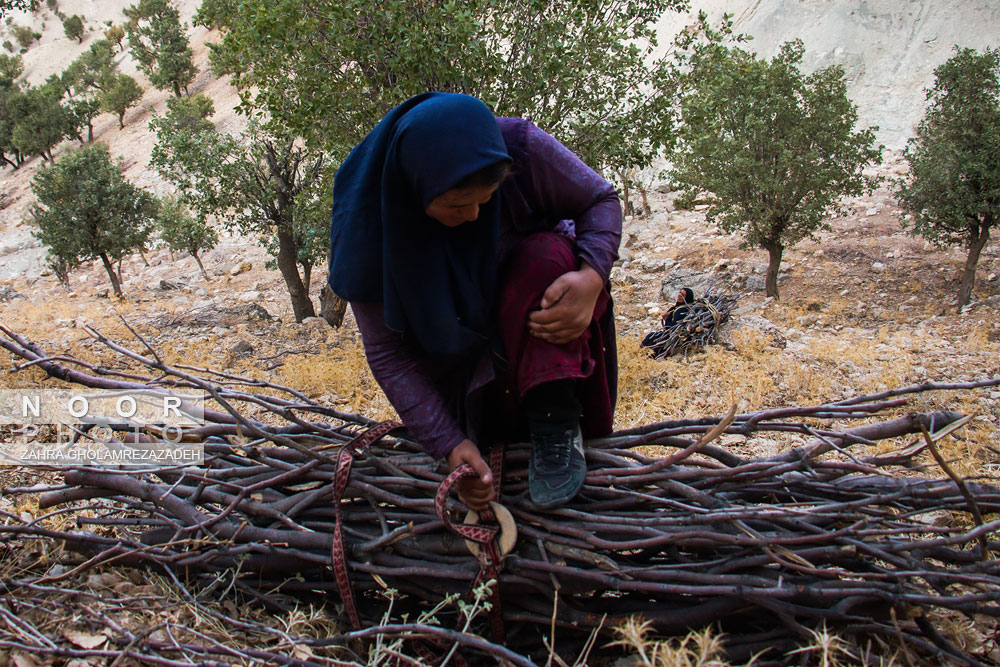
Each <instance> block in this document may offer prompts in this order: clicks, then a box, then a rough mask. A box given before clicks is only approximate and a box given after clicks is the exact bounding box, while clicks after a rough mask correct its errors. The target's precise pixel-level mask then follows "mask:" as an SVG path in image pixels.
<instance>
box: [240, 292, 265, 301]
mask: <svg viewBox="0 0 1000 667" xmlns="http://www.w3.org/2000/svg"><path fill="white" fill-rule="evenodd" d="M260 297H261V294H260V292H258V291H257V290H247V291H246V292H241V293H240V301H260Z"/></svg>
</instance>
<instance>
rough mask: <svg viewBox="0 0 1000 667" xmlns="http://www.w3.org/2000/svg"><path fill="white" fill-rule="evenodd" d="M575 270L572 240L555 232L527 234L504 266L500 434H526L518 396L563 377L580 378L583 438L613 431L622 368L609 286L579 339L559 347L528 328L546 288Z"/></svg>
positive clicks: (499, 317) (500, 322) (500, 318)
mask: <svg viewBox="0 0 1000 667" xmlns="http://www.w3.org/2000/svg"><path fill="white" fill-rule="evenodd" d="M574 270H576V260H575V259H574V257H573V244H572V243H571V242H570V241H569V240H568V239H566V238H565V237H563V236H561V235H559V234H556V233H553V232H541V233H538V234H532V235H530V236H527V237H525V238H524V239H523V240H521V242H520V243H518V244H517V245H516V246H515V247H514V249H513V250H512V251H511V252H510V254H509V256H508V258H507V262H506V265H505V266H504V267H503V268H502V272H501V276H502V277H501V282H500V286H501V287H500V289H501V291H500V300H499V302H498V306H499V307H498V309H497V322H498V326H499V329H500V336H501V339H502V340H503V344H504V350H505V351H506V354H507V357H508V359H509V361H510V365H509V368H508V369H507V370H506V371H504V372H501V373H500V377H499V378H498V380H499V381H498V382H497V383H496V385H498V386H499V385H502V386H503V387H504V401H503V406H504V408H503V419H502V421H501V424H502V425H503V426H505V427H506V428H504V429H503V432H499V429H496V430H497V431H498V432H497V433H496V435H497V436H502V435H504V434H512V435H514V436H515V437H517V436H523V435H524V434H525V428H526V424H525V423H524V418H523V416H522V415H521V412H520V399H521V398H523V397H524V393H525V392H526V391H528V390H529V389H531V388H532V387H535V386H537V385H539V384H542V383H543V382H552V381H553V380H565V379H574V380H579V382H578V383H577V396H578V398H579V399H580V402H581V403H582V405H583V415H582V418H581V420H580V427H581V429H582V430H583V435H584V437H588V438H592V437H598V436H602V435H607V434H608V433H610V432H611V426H612V422H613V420H614V404H615V397H616V393H617V385H618V382H617V371H618V368H617V355H616V347H615V340H614V336H613V334H614V330H613V328H612V329H611V331H610V333H611V334H612V336H611V339H610V340H609V341H605V336H606V334H607V333H609V332H608V331H607V329H608V327H607V323H610V322H612V321H613V320H612V318H611V317H610V316H611V295H609V294H608V290H607V289H603V290H601V294H600V295H599V296H598V298H597V303H596V304H594V319H593V320H591V322H590V326H589V327H588V328H587V329H585V330H584V332H583V334H582V335H581V336H580V337H579V338H577V339H576V340H574V341H570V342H569V343H565V344H562V345H556V344H555V343H549V342H547V341H544V340H542V339H541V338H538V337H536V336H533V335H531V333H529V331H528V326H527V323H528V316H529V315H530V314H531V312H532V311H534V310H538V309H539V307H540V304H541V301H542V295H543V294H544V293H545V290H546V288H548V286H549V285H551V284H552V283H553V282H554V281H555V280H556V278H558V277H559V276H561V275H563V274H564V273H568V272H570V271H574ZM602 324H603V325H604V326H602ZM608 348H610V350H609V349H608ZM511 427H513V430H512V428H511ZM489 435H490V436H492V435H494V434H493V433H490V434H489Z"/></svg>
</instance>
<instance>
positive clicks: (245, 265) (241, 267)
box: [229, 261, 253, 276]
mask: <svg viewBox="0 0 1000 667" xmlns="http://www.w3.org/2000/svg"><path fill="white" fill-rule="evenodd" d="M252 268H253V264H251V263H250V262H247V261H243V262H240V263H239V264H236V265H234V266H233V268H231V269H229V275H231V276H238V275H240V274H241V273H246V272H247V271H249V270H250V269H252Z"/></svg>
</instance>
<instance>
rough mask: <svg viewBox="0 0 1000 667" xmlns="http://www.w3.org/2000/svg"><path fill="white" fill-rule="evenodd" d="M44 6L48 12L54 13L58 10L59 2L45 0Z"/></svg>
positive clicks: (57, 0) (56, 0)
mask: <svg viewBox="0 0 1000 667" xmlns="http://www.w3.org/2000/svg"><path fill="white" fill-rule="evenodd" d="M45 6H46V7H48V9H49V11H50V12H55V11H57V10H58V9H59V0H45Z"/></svg>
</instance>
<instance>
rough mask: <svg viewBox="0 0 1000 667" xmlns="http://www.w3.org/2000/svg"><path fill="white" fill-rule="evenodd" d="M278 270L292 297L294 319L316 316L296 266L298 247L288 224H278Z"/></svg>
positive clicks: (300, 319) (298, 320)
mask: <svg viewBox="0 0 1000 667" xmlns="http://www.w3.org/2000/svg"><path fill="white" fill-rule="evenodd" d="M277 235H278V271H280V272H281V277H282V278H284V279H285V286H286V287H287V288H288V296H290V297H291V298H292V313H294V315H295V321H296V322H301V321H302V320H304V319H305V318H307V317H316V311H315V310H313V304H312V301H310V300H309V292H307V291H306V289H305V286H304V285H303V284H302V278H301V277H300V276H299V267H298V248H297V247H296V245H295V237H294V236H292V230H291V229H290V228H289V226H288V225H278V230H277Z"/></svg>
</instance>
